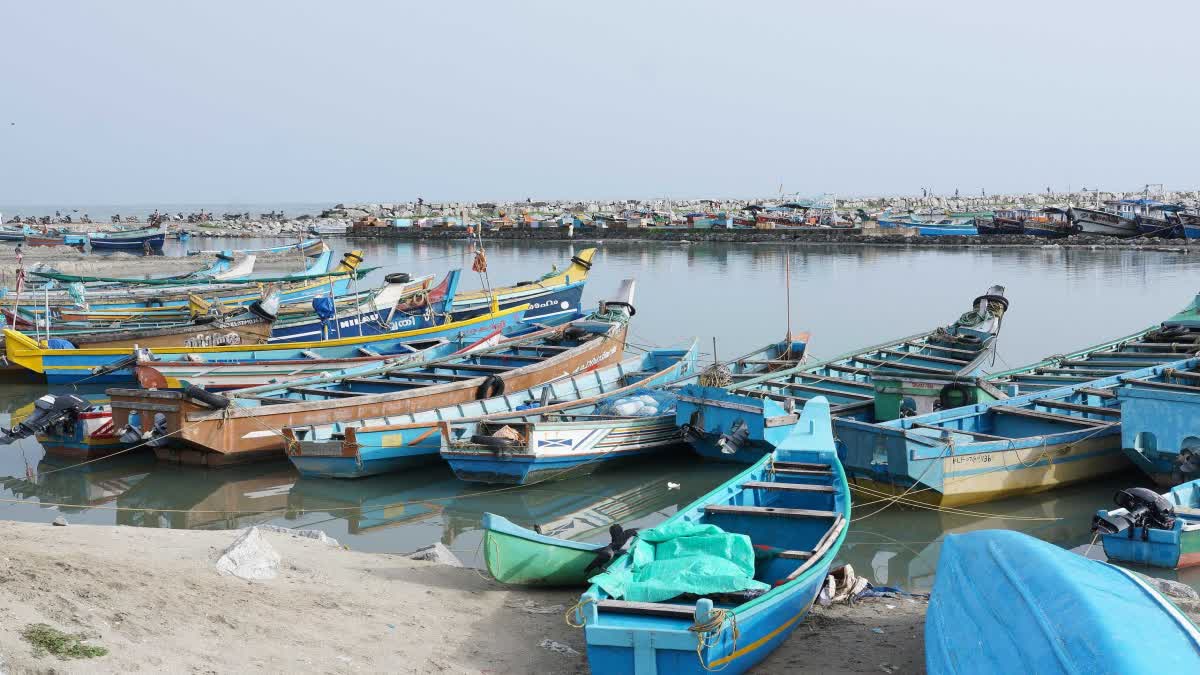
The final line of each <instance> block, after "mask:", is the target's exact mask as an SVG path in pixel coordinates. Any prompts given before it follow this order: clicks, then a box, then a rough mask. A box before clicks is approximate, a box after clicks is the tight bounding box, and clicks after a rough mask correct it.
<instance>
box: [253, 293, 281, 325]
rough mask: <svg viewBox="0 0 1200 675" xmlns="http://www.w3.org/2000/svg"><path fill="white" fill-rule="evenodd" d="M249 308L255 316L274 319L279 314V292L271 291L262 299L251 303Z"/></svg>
mask: <svg viewBox="0 0 1200 675" xmlns="http://www.w3.org/2000/svg"><path fill="white" fill-rule="evenodd" d="M249 310H250V312H251V313H252V314H254V315H255V316H258V317H261V318H263V319H266V320H267V321H274V320H275V317H276V316H278V314H279V294H278V293H271V294H270V295H268V296H267V297H265V298H263V299H261V300H255V301H254V302H252V303H250V307H249Z"/></svg>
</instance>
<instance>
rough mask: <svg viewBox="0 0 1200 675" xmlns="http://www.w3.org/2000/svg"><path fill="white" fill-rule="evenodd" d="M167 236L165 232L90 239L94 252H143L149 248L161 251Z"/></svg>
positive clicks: (91, 237)
mask: <svg viewBox="0 0 1200 675" xmlns="http://www.w3.org/2000/svg"><path fill="white" fill-rule="evenodd" d="M166 238H167V235H166V234H165V233H163V232H157V233H155V234H148V235H143V236H137V237H103V238H98V237H96V236H95V235H92V236H90V237H88V242H89V243H90V244H91V246H92V249H93V250H97V251H143V250H145V249H146V248H147V247H149V248H150V250H152V251H161V250H162V248H163V243H164V242H165V241H166Z"/></svg>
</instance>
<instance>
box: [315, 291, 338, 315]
mask: <svg viewBox="0 0 1200 675" xmlns="http://www.w3.org/2000/svg"><path fill="white" fill-rule="evenodd" d="M312 306H313V311H314V312H316V313H317V316H319V317H321V318H322V319H332V318H333V315H334V314H336V313H337V307H336V306H335V305H334V303H333V298H332V297H331V296H328V295H322V296H319V297H316V298H313V301H312Z"/></svg>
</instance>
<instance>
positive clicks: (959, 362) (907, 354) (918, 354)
mask: <svg viewBox="0 0 1200 675" xmlns="http://www.w3.org/2000/svg"><path fill="white" fill-rule="evenodd" d="M927 349H937V347H935V346H933V345H930V346H929V347H927ZM879 351H881V352H883V353H884V354H891V355H893V356H903V357H905V358H913V359H924V360H926V361H933V362H934V363H949V364H951V365H955V366H965V365H967V364H968V363H970V362H971V361H970V360H968V359H951V358H947V357H945V356H934V355H933V354H923V353H921V352H918V351H912V352H905V351H900V350H899V349H881V350H879Z"/></svg>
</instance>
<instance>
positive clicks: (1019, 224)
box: [975, 209, 1028, 235]
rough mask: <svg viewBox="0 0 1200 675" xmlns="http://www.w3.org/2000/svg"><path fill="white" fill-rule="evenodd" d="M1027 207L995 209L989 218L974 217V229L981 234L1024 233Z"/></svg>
mask: <svg viewBox="0 0 1200 675" xmlns="http://www.w3.org/2000/svg"><path fill="white" fill-rule="evenodd" d="M1027 216H1028V209H1010V210H1004V211H997V212H996V213H995V214H994V215H992V217H991V218H983V217H979V218H976V219H975V229H976V230H977V231H978V232H979V234H982V235H1000V234H1025V218H1026V217H1027Z"/></svg>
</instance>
